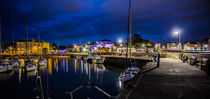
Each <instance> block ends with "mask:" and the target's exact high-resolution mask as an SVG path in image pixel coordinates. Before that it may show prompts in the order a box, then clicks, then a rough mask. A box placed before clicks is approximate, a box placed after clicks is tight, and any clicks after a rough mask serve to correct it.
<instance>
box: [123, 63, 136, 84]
mask: <svg viewBox="0 0 210 99" xmlns="http://www.w3.org/2000/svg"><path fill="white" fill-rule="evenodd" d="M139 71H140V68H138V67H137V66H131V67H128V68H126V70H125V71H124V72H123V73H121V74H120V76H119V80H120V81H122V82H125V81H128V80H131V79H132V78H133V77H134V76H135V75H136V74H137V73H138V72H139Z"/></svg>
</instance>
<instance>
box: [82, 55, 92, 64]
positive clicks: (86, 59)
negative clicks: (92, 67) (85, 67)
mask: <svg viewBox="0 0 210 99" xmlns="http://www.w3.org/2000/svg"><path fill="white" fill-rule="evenodd" d="M92 59H93V56H92V55H88V56H87V57H84V61H86V62H88V63H92Z"/></svg>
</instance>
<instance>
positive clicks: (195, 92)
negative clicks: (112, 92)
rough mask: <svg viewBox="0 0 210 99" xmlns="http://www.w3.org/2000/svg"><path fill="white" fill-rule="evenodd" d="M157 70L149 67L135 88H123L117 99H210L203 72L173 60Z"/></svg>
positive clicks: (209, 81)
mask: <svg viewBox="0 0 210 99" xmlns="http://www.w3.org/2000/svg"><path fill="white" fill-rule="evenodd" d="M155 66H156V64H155V63H148V64H147V66H146V67H145V71H146V72H145V73H143V74H141V75H140V76H138V79H137V80H136V81H135V83H136V84H135V85H134V88H128V87H127V88H124V89H123V90H122V91H121V92H120V94H119V95H118V97H117V99H210V78H209V77H208V76H207V75H206V74H205V73H204V72H203V71H201V70H199V69H198V68H196V67H193V66H191V65H189V64H187V63H183V62H182V61H181V60H178V59H172V58H163V59H161V62H160V67H158V68H154V67H155ZM147 71H148V72H147Z"/></svg>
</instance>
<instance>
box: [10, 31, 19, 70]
mask: <svg viewBox="0 0 210 99" xmlns="http://www.w3.org/2000/svg"><path fill="white" fill-rule="evenodd" d="M12 41H13V48H15V45H14V43H15V42H14V32H12ZM10 63H11V65H12V67H13V68H16V67H19V66H20V60H19V59H16V58H14V56H13V50H12V56H11V58H10Z"/></svg>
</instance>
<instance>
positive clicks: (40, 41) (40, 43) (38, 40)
mask: <svg viewBox="0 0 210 99" xmlns="http://www.w3.org/2000/svg"><path fill="white" fill-rule="evenodd" d="M38 42H39V49H38V53H39V54H41V52H40V48H41V41H40V34H39V32H38Z"/></svg>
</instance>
